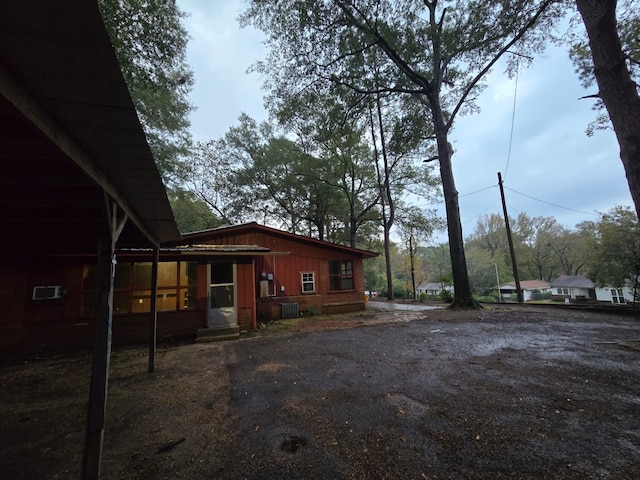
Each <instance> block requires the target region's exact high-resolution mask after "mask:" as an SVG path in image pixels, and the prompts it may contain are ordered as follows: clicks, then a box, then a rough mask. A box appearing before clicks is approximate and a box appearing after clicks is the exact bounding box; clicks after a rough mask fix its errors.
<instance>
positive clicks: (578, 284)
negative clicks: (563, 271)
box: [550, 275, 595, 288]
mask: <svg viewBox="0 0 640 480" xmlns="http://www.w3.org/2000/svg"><path fill="white" fill-rule="evenodd" d="M550 286H551V287H553V288H558V287H565V288H595V285H594V283H593V282H592V281H591V280H589V279H588V278H587V277H583V276H581V275H562V276H560V277H558V278H556V279H555V280H554V281H552V282H551V283H550Z"/></svg>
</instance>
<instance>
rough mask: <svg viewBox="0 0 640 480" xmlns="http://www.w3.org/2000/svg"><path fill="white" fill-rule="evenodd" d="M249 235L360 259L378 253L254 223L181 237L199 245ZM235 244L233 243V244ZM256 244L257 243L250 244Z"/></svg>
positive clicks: (374, 255)
mask: <svg viewBox="0 0 640 480" xmlns="http://www.w3.org/2000/svg"><path fill="white" fill-rule="evenodd" d="M251 233H263V234H269V235H275V236H278V237H281V238H284V239H288V240H293V241H296V242H302V243H306V244H309V245H313V246H316V247H320V248H328V249H332V250H335V251H340V252H344V253H348V254H350V255H355V256H358V257H361V258H373V257H377V256H378V253H376V252H371V251H368V250H361V249H359V248H352V247H347V246H346V245H338V244H336V243H331V242H325V241H323V240H318V239H315V238H311V237H306V236H304V235H298V234H295V233H290V232H285V231H284V230H278V229H277V228H272V227H267V226H265V225H260V224H258V223H256V222H250V223H243V224H241V225H231V226H226V227H218V228H212V229H210V230H203V231H199V232H192V233H185V234H183V235H182V238H183V243H200V242H204V241H207V240H214V239H216V238H224V237H229V236H235V235H245V234H251ZM234 243H235V242H234ZM252 243H254V244H255V243H257V242H255V241H254V242H252Z"/></svg>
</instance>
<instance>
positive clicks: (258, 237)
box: [0, 223, 377, 352]
mask: <svg viewBox="0 0 640 480" xmlns="http://www.w3.org/2000/svg"><path fill="white" fill-rule="evenodd" d="M376 255H377V253H374V252H369V251H365V250H360V249H355V248H350V247H345V246H342V245H336V244H332V243H329V242H323V241H319V240H315V239H313V238H309V237H305V236H302V235H295V234H291V233H288V232H284V231H281V230H277V229H274V228H270V227H265V226H262V225H258V224H256V223H250V224H246V225H239V226H233V227H224V228H218V229H214V230H208V231H205V232H197V233H192V234H187V235H184V238H183V240H182V241H181V242H180V243H178V242H176V244H175V245H174V246H171V247H163V248H161V249H160V253H159V262H158V266H157V271H158V273H157V295H156V308H157V339H158V340H160V341H163V340H167V341H177V340H178V341H179V340H193V339H196V338H199V339H200V340H203V339H208V338H211V339H213V338H214V337H220V336H223V337H226V338H237V337H238V336H239V333H240V332H241V331H253V330H256V329H257V328H258V326H259V324H260V323H268V322H270V321H272V320H276V319H279V318H283V317H294V316H298V315H307V314H322V313H324V314H330V313H339V312H348V311H357V310H363V309H364V308H365V297H364V290H365V286H364V267H363V260H364V259H366V258H371V257H374V256H376ZM152 258H153V250H152V249H150V248H122V249H118V250H117V251H116V259H117V261H116V266H115V280H114V289H113V316H112V329H113V332H112V336H113V344H114V345H123V344H134V343H145V342H148V341H149V315H150V313H151V299H152V265H153V262H152ZM96 270H97V262H96V256H95V254H66V253H56V254H46V255H45V254H43V255H41V256H40V257H39V258H38V259H37V261H34V260H32V261H29V262H24V259H23V258H20V259H19V260H17V261H16V262H12V261H10V259H7V260H6V262H5V265H4V270H3V272H2V275H1V276H0V277H1V279H2V282H3V283H4V284H5V285H7V286H8V285H11V287H12V288H11V289H9V290H7V289H3V290H2V291H3V295H4V294H6V295H8V296H9V295H10V296H11V298H12V299H13V301H12V302H7V305H8V306H9V308H10V309H9V310H8V311H7V310H5V315H7V316H8V318H7V321H8V320H9V319H10V323H7V322H6V321H5V322H3V323H4V326H3V332H4V335H3V337H2V339H3V341H2V343H0V347H1V350H2V351H5V352H7V351H13V352H19V351H25V350H27V351H28V350H31V351H48V350H52V349H58V348H88V347H90V345H91V340H92V338H93V330H94V324H95V312H96V299H97V292H96ZM11 305H14V306H15V308H14V309H11V307H10V306H11Z"/></svg>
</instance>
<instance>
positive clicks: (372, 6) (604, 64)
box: [99, 0, 640, 308]
mask: <svg viewBox="0 0 640 480" xmlns="http://www.w3.org/2000/svg"><path fill="white" fill-rule="evenodd" d="M636 3H637V1H636V0H627V1H625V2H620V4H619V5H618V3H617V2H615V1H612V0H576V2H575V3H573V2H569V1H560V0H508V1H504V2H492V1H487V0H450V1H438V0H422V1H418V0H393V1H391V0H386V1H379V0H376V1H373V0H323V1H317V0H313V1H312V0H302V1H300V0H260V1H249V2H248V3H247V5H246V8H245V10H244V12H243V13H242V15H241V16H240V21H241V23H242V24H243V25H253V26H254V27H256V28H258V29H260V30H262V31H263V32H264V33H265V34H266V37H267V40H266V44H267V47H268V52H269V53H268V57H267V58H266V59H265V60H264V61H261V62H258V63H257V64H256V65H254V69H255V70H256V71H258V72H260V73H261V74H263V78H265V79H266V81H265V85H264V87H265V90H266V92H267V95H266V98H265V101H266V106H267V108H268V110H269V112H270V114H271V117H272V119H273V122H272V123H264V124H260V125H258V124H256V122H255V121H253V120H252V119H250V118H248V117H246V116H242V117H241V118H240V119H239V125H237V126H233V127H231V128H230V129H229V132H228V133H227V134H226V135H225V137H224V138H222V139H212V140H211V141H209V142H205V143H196V142H194V141H193V140H192V139H191V138H190V135H189V133H188V126H189V124H188V112H189V110H190V109H191V106H190V105H189V103H188V101H187V98H188V92H189V90H190V88H191V86H192V84H193V73H192V72H191V70H190V69H189V67H188V65H187V63H186V59H185V52H186V41H187V35H186V32H185V31H184V28H183V27H182V24H181V19H182V17H183V16H184V13H183V12H181V11H180V10H179V9H178V8H177V6H176V4H175V1H166V0H126V1H117V0H99V5H100V7H101V10H102V12H103V17H104V18H105V24H106V25H107V27H108V29H109V31H110V32H111V36H112V40H113V43H114V46H115V47H116V51H117V52H118V57H119V60H120V63H121V66H122V69H123V72H124V74H125V77H126V79H127V81H128V84H129V87H130V90H131V93H132V97H133V99H134V102H135V104H136V107H137V109H138V112H139V115H140V118H141V122H142V124H143V127H144V128H145V131H146V133H147V137H148V139H149V143H150V146H151V148H152V151H153V153H154V156H155V157H156V161H157V163H158V166H159V169H160V170H161V172H162V174H163V178H164V180H165V184H166V185H167V188H168V191H169V197H170V200H171V201H172V204H173V206H174V211H175V213H176V218H177V219H178V221H180V222H181V227H182V228H188V229H194V228H195V229H199V228H207V227H209V226H213V225H216V224H220V223H238V222H240V221H243V220H249V219H252V220H259V221H262V223H267V221H268V222H273V223H277V224H278V226H281V227H283V228H286V229H288V230H290V231H294V232H299V233H304V234H307V235H313V236H316V237H318V238H324V239H327V240H332V241H336V242H339V243H345V244H350V245H361V246H362V245H365V246H366V245H367V244H370V243H371V242H372V241H373V239H375V238H376V234H379V232H382V236H383V242H382V243H383V245H382V247H383V249H384V251H385V259H386V272H387V275H386V276H387V287H388V290H389V291H390V292H391V294H393V287H392V284H391V283H392V280H393V275H392V255H391V253H392V252H391V244H392V242H391V231H392V229H396V228H400V229H401V231H402V232H403V235H404V236H405V237H407V238H408V239H409V241H410V243H411V240H412V239H414V238H417V237H416V235H417V236H428V235H429V233H430V232H431V231H432V230H433V228H434V226H435V225H437V223H436V222H435V221H434V220H433V218H432V212H430V211H429V210H425V211H417V210H416V209H415V208H412V207H411V206H410V204H409V203H408V202H406V198H407V196H408V194H409V193H411V194H414V195H420V196H423V197H424V198H428V199H430V200H432V199H435V198H438V196H439V195H440V192H441V194H442V196H443V197H444V203H445V206H446V227H447V231H448V236H449V243H448V249H449V261H450V264H451V272H452V277H453V283H454V284H455V297H454V301H453V305H454V306H457V307H462V308H473V307H476V306H477V304H476V302H475V300H474V298H473V294H474V292H473V289H472V281H471V278H470V267H469V265H471V264H472V263H473V262H470V261H468V259H467V258H466V253H465V241H464V237H463V232H462V227H461V222H460V214H459V209H458V194H457V190H456V188H455V180H454V175H453V168H452V157H453V154H454V152H453V150H452V148H451V145H450V143H449V141H448V135H449V133H450V132H451V130H452V128H453V126H454V122H455V119H456V118H457V117H458V116H459V115H463V114H469V113H475V112H476V110H477V106H476V104H475V98H476V97H477V95H478V93H479V92H480V91H481V90H482V88H483V87H484V81H485V77H486V74H487V73H488V72H489V71H490V70H491V69H492V68H495V66H496V65H497V64H498V62H501V61H505V62H506V64H507V71H508V73H509V72H511V73H512V72H514V71H515V70H516V69H517V68H519V67H521V66H523V65H526V64H528V63H530V62H531V61H533V59H534V57H535V56H536V55H537V54H539V53H540V52H542V51H543V49H544V47H545V46H546V45H547V44H548V43H549V41H550V39H551V37H552V32H553V31H554V28H555V27H556V26H557V25H559V23H560V22H561V21H563V20H564V19H566V18H567V15H571V14H570V13H568V8H570V7H576V8H575V9H574V10H573V11H574V12H576V17H574V18H578V17H577V15H578V14H579V15H580V17H579V18H581V19H582V24H583V25H584V27H585V28H584V29H583V30H582V32H578V33H576V32H577V30H569V34H568V35H567V36H564V37H563V38H560V40H562V41H565V42H569V43H570V44H571V45H572V46H573V48H572V50H571V55H572V58H573V60H574V62H575V63H576V65H577V67H578V68H579V72H580V75H581V79H582V80H583V81H584V82H585V84H593V83H594V80H595V82H596V83H597V85H598V89H599V91H598V92H597V93H594V95H593V97H594V98H595V99H596V100H597V102H598V103H597V105H602V106H603V107H604V109H606V113H607V115H608V117H609V120H610V122H611V123H610V124H611V125H612V126H613V128H614V131H615V132H616V135H617V137H618V141H619V144H620V149H621V158H622V161H623V165H624V166H625V170H626V173H627V178H628V180H629V185H630V190H631V193H632V197H633V198H634V202H635V204H636V212H638V211H640V158H639V156H638V152H640V146H638V144H637V143H638V141H639V140H638V139H639V138H640V135H638V129H639V128H640V97H639V96H638V91H637V85H636V84H635V83H634V82H633V80H634V79H635V78H637V74H638V71H637V66H638V49H637V42H638V35H637V32H638V31H639V30H640V29H639V28H638V26H639V24H638V14H637V12H638V9H637V8H636V7H637V4H636ZM574 24H575V23H574ZM596 124H597V123H596ZM432 166H433V167H432ZM436 167H437V172H434V168H436ZM438 176H439V179H438V178H437V177H438ZM440 189H441V190H440ZM472 244H473V242H472ZM525 244H526V242H525ZM415 248H416V247H415V245H412V246H411V248H410V251H411V252H412V253H411V255H410V258H411V259H412V265H413V267H412V270H414V271H415V264H414V262H415V259H416V256H415V255H414V253H415V252H414V250H415ZM467 248H472V247H467ZM489 251H490V250H489ZM540 254H542V253H541V252H540ZM567 261H568V260H567ZM529 263H530V264H531V268H538V267H539V268H547V265H546V264H544V265H543V264H542V263H543V262H539V265H535V261H533V260H530V261H529ZM527 268H529V267H527ZM571 268H573V267H571Z"/></svg>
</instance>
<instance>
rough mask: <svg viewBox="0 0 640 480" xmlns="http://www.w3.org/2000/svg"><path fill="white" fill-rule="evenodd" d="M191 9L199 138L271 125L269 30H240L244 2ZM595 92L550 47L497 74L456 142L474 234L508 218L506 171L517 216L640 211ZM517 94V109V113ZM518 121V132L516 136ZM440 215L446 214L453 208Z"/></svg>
mask: <svg viewBox="0 0 640 480" xmlns="http://www.w3.org/2000/svg"><path fill="white" fill-rule="evenodd" d="M178 4H179V6H180V8H181V9H182V10H183V11H185V12H187V13H189V15H190V16H189V17H188V18H187V19H185V26H186V28H187V30H188V31H189V33H190V35H191V39H190V43H189V49H188V61H189V63H190V65H191V67H192V68H193V70H194V72H195V77H196V83H195V87H194V89H193V92H192V95H191V100H192V103H193V104H194V105H195V106H196V111H195V112H194V113H193V114H192V117H191V121H192V133H193V136H194V138H195V139H197V140H208V139H216V138H220V137H221V136H223V135H224V134H225V132H226V131H227V130H228V129H229V127H231V126H233V125H235V124H236V123H237V119H238V116H239V115H240V113H241V112H246V113H247V114H249V115H250V116H252V117H253V118H255V119H256V120H259V121H260V120H265V119H266V113H265V111H264V108H263V101H262V96H263V93H264V92H263V91H262V90H261V85H262V81H261V79H260V78H259V77H258V76H257V75H256V74H247V73H246V72H247V69H248V68H249V66H250V65H252V64H253V63H254V62H256V61H257V60H260V59H262V58H263V57H264V55H265V49H264V47H263V46H262V44H261V41H262V39H263V38H264V37H263V35H262V33H261V32H258V31H255V30H252V29H241V28H240V27H239V25H238V22H237V20H236V17H237V16H238V13H239V11H240V8H241V5H242V1H241V0H216V1H210V0H178ZM592 93H595V92H594V91H585V90H583V89H582V87H581V86H580V83H579V81H578V78H577V75H576V74H575V73H574V71H573V66H572V64H571V62H570V61H569V58H568V55H567V53H566V50H564V49H558V48H551V49H549V50H548V51H547V52H546V53H545V54H544V56H543V57H541V58H538V59H537V60H536V62H535V64H534V65H533V66H532V67H530V68H528V69H526V70H522V71H521V72H520V74H519V75H518V81H517V89H516V81H515V79H509V78H507V77H506V75H504V74H503V73H502V71H500V70H496V71H495V72H493V73H492V74H491V76H490V77H489V87H488V88H487V89H486V90H485V91H484V92H483V94H482V97H481V98H480V102H479V104H480V107H481V112H480V113H479V114H475V115H473V116H468V117H459V118H458V119H457V121H456V124H455V126H454V130H453V132H452V134H451V136H450V139H451V142H452V144H453V146H454V150H455V154H454V157H453V169H454V175H455V178H456V185H457V188H458V191H459V193H460V211H461V217H462V222H463V225H462V226H463V231H464V234H465V236H466V235H469V234H470V233H471V232H472V231H473V230H474V228H475V226H476V222H477V221H478V218H479V217H480V216H481V215H484V214H489V213H499V214H502V206H501V203H500V193H499V190H498V187H497V184H498V178H497V172H502V177H503V179H504V185H505V195H506V198H507V207H508V210H509V215H510V216H512V217H515V216H516V215H517V214H518V213H520V212H524V213H526V214H528V215H529V216H545V217H555V218H556V219H557V220H558V221H559V222H560V223H561V224H563V225H565V226H567V227H568V228H573V227H574V226H575V225H576V224H577V223H579V222H581V221H584V220H595V219H596V218H597V216H596V212H605V211H607V210H609V209H610V208H612V207H614V206H616V205H629V206H631V205H632V202H631V196H630V193H629V188H628V185H627V182H626V178H625V174H624V169H623V167H622V163H621V161H620V158H619V151H618V146H617V143H616V139H615V136H614V134H613V132H612V131H603V132H597V133H596V134H595V135H594V136H593V137H587V136H586V135H585V128H586V127H587V125H588V123H589V122H590V121H592V120H593V119H594V118H595V113H594V112H593V110H592V109H591V107H592V104H593V102H592V101H591V100H588V99H585V100H579V98H580V97H582V96H584V95H588V94H592ZM514 96H515V109H514ZM512 124H513V136H512V140H511V148H509V145H510V138H511V130H512ZM439 210H440V211H441V212H442V215H443V216H444V207H443V206H440V207H439Z"/></svg>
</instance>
